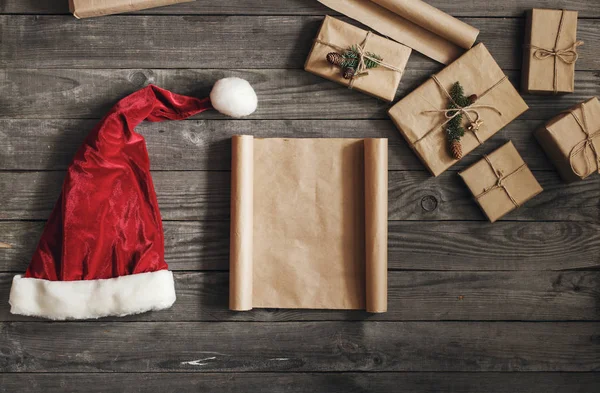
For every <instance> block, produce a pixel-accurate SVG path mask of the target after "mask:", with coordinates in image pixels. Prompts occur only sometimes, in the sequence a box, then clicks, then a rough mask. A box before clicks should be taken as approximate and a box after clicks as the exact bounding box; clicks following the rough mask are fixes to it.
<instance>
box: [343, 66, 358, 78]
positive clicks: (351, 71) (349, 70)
mask: <svg viewBox="0 0 600 393" xmlns="http://www.w3.org/2000/svg"><path fill="white" fill-rule="evenodd" d="M355 72H356V70H355V69H354V68H352V67H348V68H344V72H343V73H342V76H343V77H344V79H352V78H353V77H354V73H355Z"/></svg>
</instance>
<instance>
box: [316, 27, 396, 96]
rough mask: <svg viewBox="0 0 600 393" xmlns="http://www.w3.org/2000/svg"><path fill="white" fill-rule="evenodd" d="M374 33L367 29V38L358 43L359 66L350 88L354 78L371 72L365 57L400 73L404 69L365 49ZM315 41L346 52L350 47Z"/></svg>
mask: <svg viewBox="0 0 600 393" xmlns="http://www.w3.org/2000/svg"><path fill="white" fill-rule="evenodd" d="M371 35H372V33H371V32H370V31H367V35H366V36H365V39H364V40H363V42H362V43H360V44H359V45H356V46H355V48H356V51H357V52H358V66H357V67H356V72H355V73H354V75H353V76H352V78H350V83H349V84H348V88H350V89H351V88H352V86H353V84H354V80H355V79H356V78H358V77H361V76H365V75H369V72H368V71H367V65H366V64H365V59H369V60H370V61H372V62H373V63H376V64H377V65H379V66H382V67H383V68H387V69H389V70H392V71H396V72H398V73H400V74H402V71H403V70H402V69H401V68H398V67H396V66H394V65H392V64H389V63H386V62H385V61H383V60H381V59H378V58H376V57H373V56H369V55H368V54H367V52H366V51H365V47H366V46H367V42H368V41H369V37H371ZM315 42H318V43H319V44H322V45H326V46H328V47H330V48H333V49H335V50H336V51H338V52H345V51H347V50H348V49H347V48H342V47H341V46H338V45H335V44H332V43H331V42H326V41H322V40H320V39H318V38H317V39H316V40H315Z"/></svg>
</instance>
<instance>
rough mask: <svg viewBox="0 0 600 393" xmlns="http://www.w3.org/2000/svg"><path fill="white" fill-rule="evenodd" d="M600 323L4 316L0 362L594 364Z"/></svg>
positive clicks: (140, 367)
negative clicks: (36, 319)
mask: <svg viewBox="0 0 600 393" xmlns="http://www.w3.org/2000/svg"><path fill="white" fill-rule="evenodd" d="M598 329H600V323H596V322H557V323H552V324H543V323H535V322H533V323H531V322H530V323H525V322H393V323H390V322H375V321H370V322H353V323H343V322H279V323H277V322H268V323H265V322H187V323H186V322H153V323H147V322H126V323H125V322H79V323H68V322H67V323H52V324H49V323H31V322H2V323H0V337H1V340H0V348H1V350H2V353H3V354H4V356H3V357H2V358H0V370H2V371H4V372H139V371H144V372H166V371H173V372H182V371H188V372H199V373H200V372H209V371H219V372H248V371H287V372H290V371H297V372H311V371H321V372H332V371H480V372H485V371H572V372H577V371H598V370H599V369H600V348H599V347H600V336H599V335H598ZM56 348H60V353H56V352H55V350H56ZM465 354H468V356H465ZM282 359H285V360H282Z"/></svg>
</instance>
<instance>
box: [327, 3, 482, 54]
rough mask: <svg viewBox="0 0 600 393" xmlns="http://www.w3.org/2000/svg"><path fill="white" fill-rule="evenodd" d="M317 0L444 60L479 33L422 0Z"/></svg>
mask: <svg viewBox="0 0 600 393" xmlns="http://www.w3.org/2000/svg"><path fill="white" fill-rule="evenodd" d="M319 2H321V3H323V4H324V5H326V6H327V7H329V8H331V9H333V10H335V11H337V12H339V13H341V14H344V15H346V16H348V17H350V18H352V19H355V20H357V21H359V22H361V23H363V24H365V25H367V26H369V27H370V28H372V29H373V30H376V31H378V32H379V33H381V34H383V35H386V36H388V37H390V38H392V39H394V40H396V41H398V42H400V43H401V44H404V45H406V46H408V47H410V48H412V49H414V50H416V51H418V52H421V53H422V54H424V55H425V56H428V57H430V58H432V59H434V60H436V61H439V62H440V63H443V64H448V63H450V62H451V61H452V60H454V59H456V58H457V57H458V56H460V55H461V54H462V53H463V50H462V49H469V48H471V46H473V44H474V43H475V40H476V39H477V36H478V35H479V30H478V29H476V28H474V27H472V26H470V25H468V24H466V23H464V22H462V21H460V20H458V19H456V18H454V17H453V16H451V15H448V14H446V13H445V12H443V11H440V10H439V9H437V8H435V7H433V6H431V5H429V4H427V3H425V2H423V1H421V0H319Z"/></svg>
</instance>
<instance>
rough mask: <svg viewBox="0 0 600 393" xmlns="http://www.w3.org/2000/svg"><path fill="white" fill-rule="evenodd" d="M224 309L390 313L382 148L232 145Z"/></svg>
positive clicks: (331, 143)
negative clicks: (226, 304)
mask: <svg viewBox="0 0 600 393" xmlns="http://www.w3.org/2000/svg"><path fill="white" fill-rule="evenodd" d="M232 156H233V158H232V192H231V198H232V199H231V259H230V270H231V273H230V308H231V309H232V310H249V309H251V308H253V307H257V308H302V309H347V310H360V309H362V310H364V309H366V310H367V311H369V312H385V311H386V308H387V140H385V139H372V140H364V139H349V138H344V139H335V138H326V139H315V138H306V139H301V138H252V137H251V136H236V137H234V138H233V142H232Z"/></svg>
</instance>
